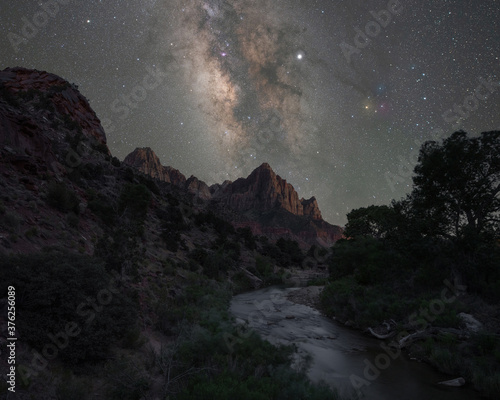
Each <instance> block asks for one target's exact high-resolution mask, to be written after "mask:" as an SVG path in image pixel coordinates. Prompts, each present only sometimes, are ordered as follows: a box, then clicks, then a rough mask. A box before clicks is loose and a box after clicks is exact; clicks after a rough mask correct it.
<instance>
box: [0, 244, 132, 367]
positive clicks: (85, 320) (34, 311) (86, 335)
mask: <svg viewBox="0 0 500 400" xmlns="http://www.w3.org/2000/svg"><path fill="white" fill-rule="evenodd" d="M8 285H12V286H14V287H15V288H16V292H17V299H18V302H17V304H16V306H17V312H18V313H17V315H18V317H17V319H16V324H17V326H18V331H19V332H20V337H19V338H20V340H22V341H24V342H26V343H28V344H29V345H31V346H32V347H34V348H35V349H36V350H37V351H38V352H39V353H40V354H43V352H44V348H45V347H46V346H47V345H48V344H50V343H52V342H53V340H52V339H50V336H49V335H54V336H55V337H59V339H56V341H59V343H61V342H64V340H63V339H62V338H61V335H60V334H61V333H62V332H66V331H67V329H68V328H67V326H68V324H72V326H74V327H75V326H76V327H75V328H74V329H75V331H79V332H80V333H79V334H77V335H76V336H74V337H70V338H67V339H66V340H68V343H67V344H66V345H65V346H63V345H61V346H59V349H58V352H57V354H58V356H59V357H60V359H61V360H63V361H64V362H66V363H68V364H76V363H78V362H81V361H86V362H92V361H96V360H102V359H104V358H106V356H107V354H108V352H109V349H110V346H111V345H112V344H113V343H114V342H116V341H117V340H118V339H120V338H121V337H122V336H123V335H124V334H126V333H127V332H128V331H129V329H131V328H132V327H133V326H134V325H135V320H136V311H135V307H134V305H133V303H132V302H131V301H130V300H129V298H128V297H127V296H126V294H125V293H124V292H123V290H122V292H119V293H115V294H113V292H111V290H112V289H113V290H114V287H116V284H114V285H111V280H110V276H109V275H108V274H106V272H105V270H104V266H103V264H102V262H100V261H99V260H97V259H95V258H92V257H88V256H82V255H76V254H69V253H66V252H63V251H55V250H53V251H51V252H48V253H38V254H32V255H25V256H6V257H2V258H0V290H1V293H7V286H8ZM63 336H64V335H63Z"/></svg>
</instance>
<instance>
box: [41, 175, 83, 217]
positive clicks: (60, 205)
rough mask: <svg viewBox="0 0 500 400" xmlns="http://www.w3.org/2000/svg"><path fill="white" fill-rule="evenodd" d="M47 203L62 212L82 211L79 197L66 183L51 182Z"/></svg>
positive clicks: (76, 212)
mask: <svg viewBox="0 0 500 400" xmlns="http://www.w3.org/2000/svg"><path fill="white" fill-rule="evenodd" d="M47 203H48V204H49V205H50V206H51V207H54V208H56V209H58V210H59V211H62V212H68V211H73V212H74V213H75V214H78V213H79V212H80V209H79V203H80V202H79V200H78V197H77V196H76V194H75V192H73V191H72V190H71V189H69V188H68V187H67V186H66V185H65V184H64V183H57V182H50V183H49V187H48V192H47Z"/></svg>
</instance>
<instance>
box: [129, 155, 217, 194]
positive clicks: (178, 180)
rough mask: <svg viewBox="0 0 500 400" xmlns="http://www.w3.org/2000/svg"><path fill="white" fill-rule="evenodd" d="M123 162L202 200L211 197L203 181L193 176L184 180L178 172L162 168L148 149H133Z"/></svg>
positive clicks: (158, 160) (156, 157) (155, 156)
mask: <svg viewBox="0 0 500 400" xmlns="http://www.w3.org/2000/svg"><path fill="white" fill-rule="evenodd" d="M123 162H124V163H125V164H127V165H130V166H131V167H134V168H136V169H138V170H139V171H141V172H142V173H144V174H146V175H149V176H151V177H152V178H154V179H158V180H160V181H163V182H167V183H171V184H172V185H175V186H177V187H179V188H182V189H185V190H187V191H188V192H189V193H192V194H194V195H196V196H197V197H200V198H202V199H205V200H208V199H210V198H211V197H212V196H211V194H210V189H209V187H208V186H207V185H206V184H205V183H204V182H203V181H200V180H199V179H198V178H196V177H195V176H191V177H190V178H189V179H186V177H185V176H184V175H183V174H182V173H181V172H180V171H179V170H177V169H175V168H172V167H165V166H163V165H162V164H161V162H160V159H159V158H158V156H157V155H156V154H155V152H154V151H153V150H151V148H149V147H143V148H137V149H135V150H134V151H133V152H132V153H130V154H129V155H128V156H127V157H125V160H123Z"/></svg>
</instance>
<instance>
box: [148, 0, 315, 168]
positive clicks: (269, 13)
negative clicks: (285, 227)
mask: <svg viewBox="0 0 500 400" xmlns="http://www.w3.org/2000/svg"><path fill="white" fill-rule="evenodd" d="M268 4H269V2H266V1H261V2H244V1H242V2H233V3H231V4H230V3H228V2H223V1H219V2H202V1H196V2H189V3H188V4H187V3H186V2H182V1H181V2H178V4H177V5H176V6H175V7H172V6H170V7H169V10H170V11H169V12H168V13H166V15H165V20H166V21H165V24H164V26H163V27H162V26H161V24H160V23H159V24H158V25H157V28H158V29H160V30H161V33H159V34H158V38H165V40H159V41H158V42H157V44H156V45H157V46H158V48H157V51H158V52H159V53H160V54H162V55H163V57H164V59H165V62H166V63H167V64H168V66H167V65H166V66H165V68H167V69H168V68H173V66H172V65H171V64H174V66H177V67H178V68H179V69H181V70H182V71H183V79H184V81H185V84H186V85H187V86H189V87H190V88H191V90H192V91H193V92H194V93H195V94H196V96H195V97H196V99H197V104H196V107H197V108H198V109H200V110H201V111H202V112H203V115H204V118H205V121H206V123H207V126H208V129H207V133H208V134H210V136H211V140H212V141H213V142H215V143H217V146H218V151H219V154H220V156H222V157H224V159H225V160H226V162H227V164H228V165H234V164H241V160H242V159H247V160H248V162H249V163H251V164H252V165H254V164H255V161H254V160H255V159H256V158H257V157H258V158H259V159H260V160H262V161H264V160H267V159H269V157H270V156H272V154H276V153H281V154H284V155H285V154H290V155H291V156H292V157H299V156H301V155H303V154H305V153H306V151H307V147H310V146H311V145H312V144H311V141H312V140H313V139H314V135H313V134H314V131H315V130H317V128H315V127H314V123H313V122H312V121H313V118H314V116H313V112H312V110H311V104H310V102H309V98H310V96H311V95H312V93H311V92H310V90H309V87H310V86H311V85H309V84H308V81H309V80H310V79H311V78H310V74H309V73H308V72H307V71H306V69H309V70H310V69H311V68H312V67H311V65H308V66H305V65H304V64H307V63H308V64H312V63H313V61H312V60H308V56H307V53H306V52H305V51H304V50H303V49H304V47H305V45H304V43H303V37H302V33H303V32H302V31H301V28H300V27H297V26H295V25H294V24H292V23H291V22H287V21H286V19H284V18H283V15H278V12H277V10H275V9H273V8H272V7H269V6H268ZM172 9H173V10H175V11H174V13H172V12H171V10H172ZM283 20H285V22H283ZM167 21H168V22H167ZM167 38H168V39H167ZM317 64H318V65H321V63H319V62H318V63H317ZM312 146H313V147H314V145H312ZM248 154H250V155H253V157H245V156H246V155H248Z"/></svg>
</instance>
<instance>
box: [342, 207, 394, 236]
mask: <svg viewBox="0 0 500 400" xmlns="http://www.w3.org/2000/svg"><path fill="white" fill-rule="evenodd" d="M395 223H396V212H395V210H394V208H393V207H389V206H385V205H384V206H369V207H361V208H357V209H355V210H352V211H351V212H350V213H349V214H347V225H346V227H345V231H344V235H345V236H346V237H351V238H354V237H356V236H371V237H374V238H377V239H381V238H384V237H386V236H387V234H388V233H389V232H390V231H391V230H393V229H395Z"/></svg>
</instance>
